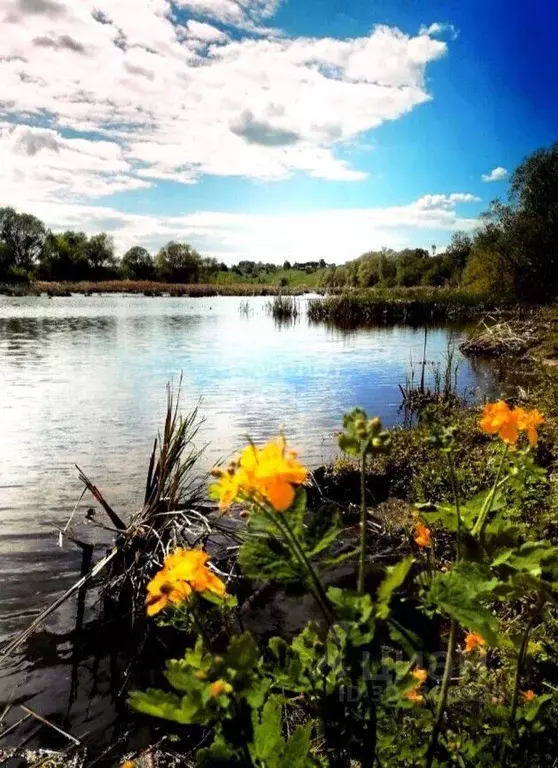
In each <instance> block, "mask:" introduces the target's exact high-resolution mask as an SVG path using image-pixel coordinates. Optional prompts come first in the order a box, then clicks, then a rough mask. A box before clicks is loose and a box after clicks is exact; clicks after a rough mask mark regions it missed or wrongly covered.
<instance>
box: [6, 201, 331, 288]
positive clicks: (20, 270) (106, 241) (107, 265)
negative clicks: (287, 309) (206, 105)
mask: <svg viewBox="0 0 558 768" xmlns="http://www.w3.org/2000/svg"><path fill="white" fill-rule="evenodd" d="M325 267H326V263H325V261H323V259H322V260H321V261H308V262H303V263H295V264H293V265H292V266H291V264H290V263H289V262H288V261H286V262H285V263H284V264H283V266H279V265H278V264H271V263H264V262H261V261H258V262H253V261H241V262H239V263H238V264H236V265H235V266H233V267H228V266H227V265H226V264H224V263H223V262H219V261H218V260H217V259H215V258H213V257H210V256H202V255H200V254H199V253H198V252H197V251H196V250H195V248H193V247H192V246H191V245H188V244H187V243H177V242H174V241H171V242H169V243H167V244H166V245H165V246H163V247H162V248H161V249H160V250H159V252H158V253H157V254H156V255H155V257H153V256H152V255H151V254H150V253H149V251H148V250H147V249H146V248H143V247H142V246H134V247H133V248H130V249H129V250H128V251H127V252H126V253H125V254H124V256H123V257H122V259H121V260H120V261H119V260H117V258H116V256H115V249H114V241H113V239H112V237H110V236H109V235H108V234H106V233H105V232H101V233H100V234H97V235H92V236H91V237H88V236H87V235H86V234H85V232H72V231H67V232H60V233H54V232H50V231H49V230H48V229H47V228H46V227H45V225H44V224H43V222H42V221H40V220H39V219H38V218H36V217H35V216H31V215H30V214H28V213H17V212H16V211H15V210H14V209H13V208H0V282H7V283H14V282H29V281H30V280H33V279H38V280H45V281H53V282H61V281H68V282H76V281H80V280H89V281H98V280H118V279H126V280H159V281H162V282H170V283H206V282H212V281H214V280H215V278H216V276H217V275H218V274H219V273H228V272H232V273H233V274H235V275H237V276H240V277H242V278H245V279H246V280H249V281H254V280H260V281H262V282H265V281H267V282H269V281H270V280H273V278H274V276H275V275H277V273H278V272H281V271H285V270H291V269H297V270H300V271H303V272H306V273H307V274H311V273H312V272H316V271H317V270H319V269H324V268H325ZM281 280H283V281H286V278H284V277H283V278H281Z"/></svg>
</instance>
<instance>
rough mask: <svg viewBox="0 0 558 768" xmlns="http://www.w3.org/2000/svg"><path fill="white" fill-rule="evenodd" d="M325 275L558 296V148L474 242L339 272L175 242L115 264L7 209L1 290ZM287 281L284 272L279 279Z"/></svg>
mask: <svg viewBox="0 0 558 768" xmlns="http://www.w3.org/2000/svg"><path fill="white" fill-rule="evenodd" d="M289 270H298V271H299V272H303V273H306V274H312V273H316V272H320V283H321V285H322V286H323V287H326V288H328V287H331V288H345V287H363V288H368V287H373V286H382V287H390V286H409V287H410V286H416V285H430V286H461V287H465V288H470V289H472V290H474V291H479V292H493V293H496V294H508V295H515V296H517V297H519V298H523V299H527V300H529V299H534V300H537V299H542V300H546V299H549V298H550V299H553V298H555V297H556V295H557V294H558V142H557V143H555V144H553V145H552V146H551V147H550V148H548V149H540V150H538V151H536V152H534V153H533V154H532V155H530V156H529V157H527V158H526V159H525V160H523V162H522V163H521V164H520V165H519V167H518V168H517V169H516V170H515V171H514V173H513V174H512V176H511V179H510V190H509V195H508V202H507V203H503V202H501V201H500V200H495V201H493V202H492V203H491V205H490V207H489V210H488V211H487V212H486V213H484V214H483V215H482V217H481V224H480V226H479V227H478V229H477V230H476V231H475V232H474V233H473V234H472V235H468V234H467V233H465V232H456V233H455V234H454V235H453V237H452V239H451V242H450V244H449V246H448V247H447V248H446V250H445V251H444V252H443V253H438V254H436V252H435V248H434V247H432V249H431V252H429V251H428V250H426V249H424V248H406V249H404V250H402V251H392V250H388V249H386V248H384V249H382V250H380V251H370V252H369V253H365V254H363V255H362V256H361V257H360V258H358V259H355V260H354V261H350V262H348V263H347V264H344V265H342V266H328V265H327V264H326V262H325V261H324V260H323V259H319V260H315V261H306V262H295V263H294V264H291V263H290V262H289V261H285V262H284V264H283V265H282V266H279V265H277V264H271V263H266V262H261V261H258V262H253V261H240V262H239V263H238V264H236V265H235V266H234V267H227V265H226V264H223V263H219V262H218V261H217V259H215V258H212V257H207V256H201V255H200V254H199V253H198V252H197V251H196V250H195V249H194V248H192V246H190V245H188V244H186V243H177V242H173V241H171V242H170V243H167V245H165V246H164V247H163V248H161V249H160V250H159V252H158V253H157V254H156V256H155V257H153V256H152V255H151V254H150V253H149V252H148V251H147V250H146V249H145V248H143V247H141V246H135V247H133V248H130V250H129V251H127V252H126V253H125V254H124V256H123V257H122V259H121V260H120V261H118V260H117V259H116V256H115V251H114V242H113V240H112V238H111V237H110V236H109V235H107V234H106V233H104V232H102V233H100V234H97V235H92V236H90V237H88V236H87V235H86V234H85V233H84V232H71V231H68V232H61V233H54V232H51V231H49V230H48V229H47V228H46V227H45V225H44V224H43V223H42V222H41V221H40V220H39V219H37V218H36V217H35V216H31V215H30V214H27V213H17V212H16V211H15V210H14V209H13V208H0V282H18V281H21V282H25V281H29V280H33V279H42V280H51V281H77V280H91V281H94V280H106V279H119V278H126V279H132V280H161V281H165V282H177V283H197V282H213V281H214V280H215V279H216V278H217V276H218V275H220V274H222V273H228V272H231V273H233V275H236V276H240V277H242V278H244V279H245V280H247V281H250V282H253V281H257V282H270V281H272V280H274V279H277V280H278V281H279V282H281V283H283V284H286V283H287V282H288V280H287V278H286V277H285V273H286V272H288V271H289ZM281 273H282V274H281Z"/></svg>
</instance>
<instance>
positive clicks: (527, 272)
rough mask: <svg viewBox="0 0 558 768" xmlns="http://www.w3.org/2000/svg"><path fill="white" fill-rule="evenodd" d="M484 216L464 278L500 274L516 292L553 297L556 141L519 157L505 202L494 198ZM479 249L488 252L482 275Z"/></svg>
mask: <svg viewBox="0 0 558 768" xmlns="http://www.w3.org/2000/svg"><path fill="white" fill-rule="evenodd" d="M482 219H483V224H482V226H481V228H480V230H479V232H478V233H477V236H476V238H475V243H474V248H473V251H474V253H473V254H472V256H471V259H472V260H473V262H474V263H473V264H472V265H471V266H470V267H469V266H468V268H467V281H468V283H469V284H473V285H475V286H478V285H479V284H483V283H493V284H496V285H501V282H499V281H498V278H497V277H495V275H497V274H500V275H501V276H502V277H503V278H504V282H505V281H507V282H509V283H510V284H511V285H512V288H513V291H514V292H515V294H516V295H517V296H518V297H519V298H522V299H529V300H547V299H553V298H554V297H555V296H556V294H557V293H558V142H556V143H554V144H553V145H552V146H551V147H549V148H548V149H539V150H537V151H536V152H534V153H533V154H531V155H529V156H528V157H527V158H525V160H523V162H522V163H521V164H520V165H519V166H518V167H517V168H516V170H515V171H514V173H513V174H512V176H511V179H510V192H509V195H508V202H507V203H502V202H501V201H500V200H494V201H493V202H492V203H491V205H490V208H489V210H488V212H487V213H486V214H484V215H483V217H482ZM487 249H488V251H487ZM482 252H485V253H489V254H490V259H489V260H488V261H487V270H490V273H489V274H485V275H483V272H482V262H481V260H480V255H481V253H482Z"/></svg>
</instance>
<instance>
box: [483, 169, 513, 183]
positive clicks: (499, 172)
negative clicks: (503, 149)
mask: <svg viewBox="0 0 558 768" xmlns="http://www.w3.org/2000/svg"><path fill="white" fill-rule="evenodd" d="M507 175H508V172H507V171H506V169H505V168H502V166H501V165H499V166H498V167H497V168H493V169H492V170H491V171H490V173H483V174H482V176H481V179H482V180H483V181H502V179H505V178H506V177H507Z"/></svg>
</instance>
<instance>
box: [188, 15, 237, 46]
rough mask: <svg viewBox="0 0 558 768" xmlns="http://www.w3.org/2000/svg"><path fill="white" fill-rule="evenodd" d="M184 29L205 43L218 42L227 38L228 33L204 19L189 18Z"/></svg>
mask: <svg viewBox="0 0 558 768" xmlns="http://www.w3.org/2000/svg"><path fill="white" fill-rule="evenodd" d="M186 29H187V30H188V33H189V34H190V35H191V36H192V37H193V38H195V39H196V40H201V41H203V42H206V43H220V42H224V41H225V40H228V35H226V34H225V33H224V32H223V31H222V30H221V29H217V27H214V26H213V24H206V23H205V22H204V21H195V20H194V19H189V21H188V22H187V24H186Z"/></svg>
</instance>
